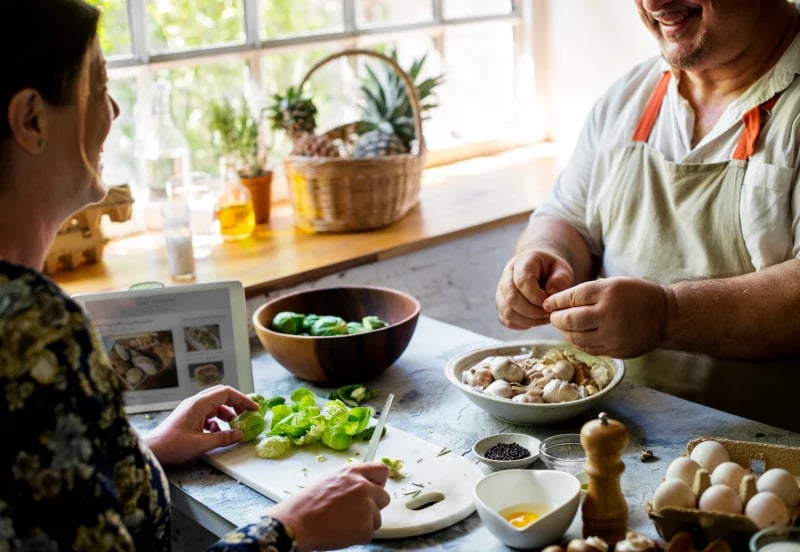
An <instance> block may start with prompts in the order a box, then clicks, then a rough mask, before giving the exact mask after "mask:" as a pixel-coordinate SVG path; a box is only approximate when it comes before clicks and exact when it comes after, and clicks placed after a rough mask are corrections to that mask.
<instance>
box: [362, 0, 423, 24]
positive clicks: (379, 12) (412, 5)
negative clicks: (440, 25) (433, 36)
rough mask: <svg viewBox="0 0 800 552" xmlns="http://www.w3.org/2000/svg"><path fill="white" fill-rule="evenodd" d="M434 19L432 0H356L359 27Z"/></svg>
mask: <svg viewBox="0 0 800 552" xmlns="http://www.w3.org/2000/svg"><path fill="white" fill-rule="evenodd" d="M428 21H433V2H432V0H356V23H357V25H358V26H359V27H381V26H384V25H400V24H404V23H422V22H428Z"/></svg>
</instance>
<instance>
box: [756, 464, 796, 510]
mask: <svg viewBox="0 0 800 552" xmlns="http://www.w3.org/2000/svg"><path fill="white" fill-rule="evenodd" d="M756 489H758V491H759V492H761V491H771V492H773V493H775V494H776V495H778V496H779V497H780V498H781V500H783V501H784V502H785V503H786V505H787V506H790V507H791V506H797V504H798V503H800V489H798V487H797V480H796V479H795V478H794V476H793V475H792V474H791V472H789V471H787V470H784V469H783V468H772V469H769V470H767V471H765V472H764V473H762V474H761V477H759V478H758V481H756Z"/></svg>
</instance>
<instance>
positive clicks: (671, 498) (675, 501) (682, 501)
mask: <svg viewBox="0 0 800 552" xmlns="http://www.w3.org/2000/svg"><path fill="white" fill-rule="evenodd" d="M695 503H696V499H695V496H694V492H693V491H692V488H691V487H690V486H689V485H687V484H686V483H685V482H684V481H681V480H680V479H667V480H665V481H663V482H662V483H661V485H659V486H658V488H657V489H656V493H655V495H654V496H653V509H654V510H655V511H656V512H659V511H661V509H662V508H664V507H665V506H674V507H678V508H694V507H695Z"/></svg>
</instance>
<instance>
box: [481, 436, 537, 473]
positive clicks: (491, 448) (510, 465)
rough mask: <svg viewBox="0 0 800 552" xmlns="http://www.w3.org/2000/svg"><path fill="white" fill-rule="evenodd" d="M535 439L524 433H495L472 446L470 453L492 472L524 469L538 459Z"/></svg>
mask: <svg viewBox="0 0 800 552" xmlns="http://www.w3.org/2000/svg"><path fill="white" fill-rule="evenodd" d="M540 443H541V442H540V441H539V439H537V438H536V437H532V436H530V435H526V434H525V433H497V434H495V435H490V436H489V437H484V438H483V439H480V440H479V441H477V442H476V443H475V444H474V445H472V453H473V454H474V455H475V456H477V457H478V459H479V460H480V461H481V462H483V463H484V464H486V465H487V466H489V467H490V468H492V469H493V470H508V469H520V468H526V467H528V466H529V465H531V464H532V463H533V462H534V461H535V460H536V459H537V458H538V457H539V444H540Z"/></svg>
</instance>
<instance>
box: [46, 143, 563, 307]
mask: <svg viewBox="0 0 800 552" xmlns="http://www.w3.org/2000/svg"><path fill="white" fill-rule="evenodd" d="M556 165H557V164H556V160H555V157H554V155H553V154H552V151H551V150H550V149H549V148H547V147H546V146H535V147H528V148H523V149H519V150H514V151H512V152H507V153H504V154H500V155H496V156H491V157H482V158H478V159H472V160H469V161H464V162H460V163H455V164H452V165H447V166H443V167H436V168H432V169H427V170H426V171H425V173H424V174H423V184H422V191H421V193H420V203H419V205H418V206H417V207H415V208H414V209H413V210H412V211H411V212H410V213H409V214H408V215H407V216H406V217H404V218H403V219H402V220H400V221H398V222H397V223H395V224H393V225H391V226H388V227H386V228H381V229H378V230H373V231H369V232H360V233H351V234H310V233H306V232H303V231H301V230H298V229H297V228H295V226H294V223H293V220H292V211H291V207H290V206H289V205H278V206H274V207H273V212H272V215H271V219H270V222H269V224H266V225H261V226H259V227H258V228H257V229H256V232H255V235H254V236H253V237H251V238H248V239H246V240H242V241H239V242H235V243H220V244H218V245H215V246H214V247H213V249H212V254H211V256H210V257H208V258H205V259H200V260H198V261H197V279H196V281H197V282H210V281H216V280H239V281H241V282H242V284H243V285H244V287H245V290H246V293H247V296H248V297H251V296H255V295H258V294H261V293H264V292H267V291H270V290H273V289H279V288H282V287H287V286H290V285H294V284H297V283H300V282H302V281H304V280H308V279H313V278H318V277H321V276H324V275H327V274H331V273H334V272H337V271H339V270H343V269H346V268H349V267H353V266H357V265H360V264H365V263H370V262H374V261H378V260H381V259H386V258H390V257H393V256H397V255H401V254H404V253H409V252H411V251H415V250H418V249H422V248H424V247H428V246H431V245H434V244H437V243H441V242H444V241H446V240H448V239H453V238H455V237H460V236H465V235H469V234H470V233H474V232H478V231H481V230H483V229H487V228H491V227H496V226H501V225H503V224H508V223H510V222H515V221H519V220H524V219H525V218H526V217H527V216H528V215H529V214H530V212H531V211H532V209H533V208H534V207H535V206H536V205H538V204H539V203H541V202H542V201H543V200H544V199H545V198H546V197H547V194H548V193H549V191H550V189H551V187H552V185H553V182H554V180H555V175H556ZM53 279H54V280H55V281H56V282H57V283H58V284H59V285H61V286H62V287H63V288H64V289H65V290H66V292H67V293H69V294H76V293H91V292H98V291H109V290H118V289H127V288H128V287H130V286H131V285H132V284H135V283H137V282H143V281H160V282H165V283H168V282H170V277H169V272H168V269H167V261H166V253H165V248H164V245H163V239H162V238H161V236H160V235H147V236H140V237H135V238H127V239H122V240H116V241H113V242H110V243H109V244H108V245H107V246H106V247H105V251H104V253H103V260H102V262H100V263H97V264H93V265H88V266H83V267H80V268H77V269H75V270H70V271H65V272H60V273H57V274H55V275H54V276H53Z"/></svg>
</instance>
